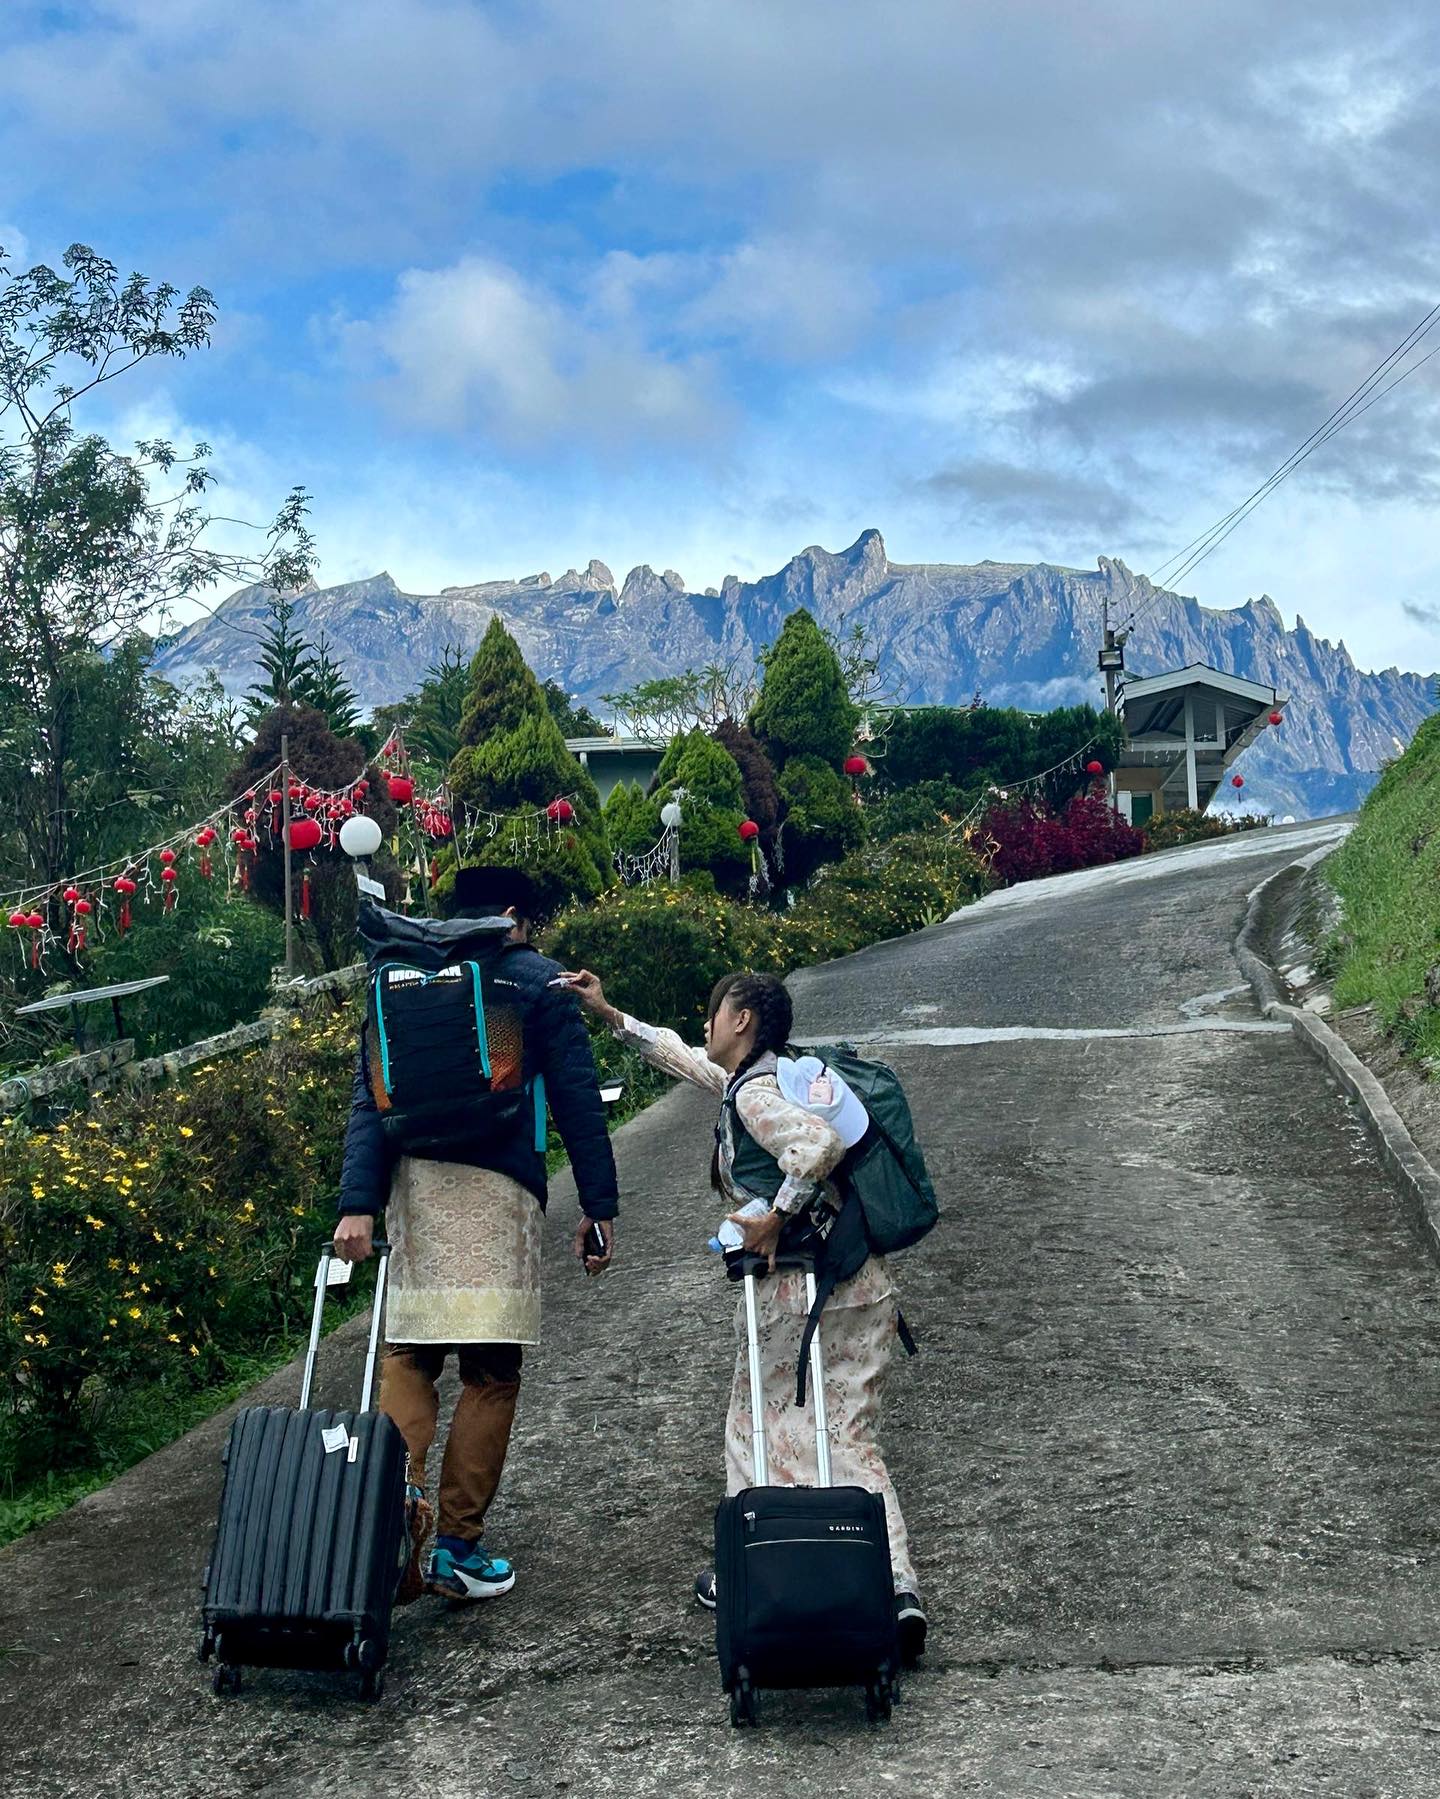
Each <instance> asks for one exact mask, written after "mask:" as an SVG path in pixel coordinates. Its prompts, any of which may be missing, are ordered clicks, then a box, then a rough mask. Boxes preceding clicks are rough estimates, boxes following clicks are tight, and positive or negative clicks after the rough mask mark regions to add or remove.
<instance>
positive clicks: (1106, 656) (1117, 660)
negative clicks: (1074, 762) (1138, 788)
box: [1100, 596, 1130, 810]
mask: <svg viewBox="0 0 1440 1799" xmlns="http://www.w3.org/2000/svg"><path fill="white" fill-rule="evenodd" d="M1101 629H1102V631H1103V633H1104V635H1103V636H1102V638H1101V642H1100V672H1101V674H1102V675H1103V676H1104V677H1105V710H1106V711H1107V712H1108V713H1109V714H1110V716H1111V717H1112V718H1115V717H1118V715H1119V711H1120V694H1121V691H1122V689H1121V681H1120V677H1121V676H1122V675H1123V674H1124V673H1125V641H1126V639H1127V638H1128V637H1129V635H1130V633H1129V632H1128V631H1124V630H1122V631H1112V630H1111V629H1110V601H1109V598H1108V596H1107V598H1106V600H1105V614H1104V619H1103V621H1102V626H1101ZM1106 785H1107V787H1108V788H1109V790H1110V805H1111V809H1112V810H1113V809H1114V807H1115V804H1116V794H1115V771H1114V769H1113V768H1112V769H1111V771H1110V778H1109V780H1108V781H1107V782H1106Z"/></svg>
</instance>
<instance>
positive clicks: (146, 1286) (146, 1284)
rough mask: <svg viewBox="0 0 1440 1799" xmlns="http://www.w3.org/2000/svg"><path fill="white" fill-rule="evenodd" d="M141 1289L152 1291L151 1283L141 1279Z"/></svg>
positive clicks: (145, 1291) (142, 1290)
mask: <svg viewBox="0 0 1440 1799" xmlns="http://www.w3.org/2000/svg"><path fill="white" fill-rule="evenodd" d="M140 1291H141V1292H142V1293H148V1292H149V1291H150V1283H149V1281H141V1283H140Z"/></svg>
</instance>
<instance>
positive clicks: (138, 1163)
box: [135, 1162, 150, 1168]
mask: <svg viewBox="0 0 1440 1799" xmlns="http://www.w3.org/2000/svg"><path fill="white" fill-rule="evenodd" d="M135 1166H136V1167H137V1168H148V1167H149V1166H150V1164H149V1163H148V1162H137V1163H136V1164H135Z"/></svg>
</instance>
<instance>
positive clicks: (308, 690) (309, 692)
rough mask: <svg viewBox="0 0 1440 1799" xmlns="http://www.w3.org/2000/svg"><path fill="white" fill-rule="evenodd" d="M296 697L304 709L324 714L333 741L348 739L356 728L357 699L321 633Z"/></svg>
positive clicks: (327, 641) (357, 718)
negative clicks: (312, 660)
mask: <svg viewBox="0 0 1440 1799" xmlns="http://www.w3.org/2000/svg"><path fill="white" fill-rule="evenodd" d="M300 694H301V698H302V700H303V701H304V703H305V704H306V705H309V706H313V707H314V708H315V710H316V711H317V712H323V713H324V714H325V717H326V719H327V720H328V721H329V725H330V729H331V730H332V731H333V732H334V733H335V735H336V736H337V737H348V736H350V734H351V733H352V732H353V731H354V730H355V729H356V727H357V726H358V725H359V723H360V699H359V696H358V695H357V693H356V692H355V689H354V688H353V687H352V686H351V685H350V682H349V681H348V679H347V678H346V675H345V670H344V669H343V668H342V667H341V666H340V664H339V663H338V662H337V661H336V660H335V658H334V656H333V655H332V654H331V651H330V640H329V638H328V637H326V635H325V633H324V632H323V631H322V632H321V633H320V635H319V637H318V638H317V639H316V640H315V658H314V664H313V666H312V667H311V669H310V670H309V671H308V673H307V674H306V676H305V678H304V684H303V686H302V688H301V690H300Z"/></svg>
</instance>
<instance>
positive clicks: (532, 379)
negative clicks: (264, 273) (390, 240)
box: [335, 256, 716, 448]
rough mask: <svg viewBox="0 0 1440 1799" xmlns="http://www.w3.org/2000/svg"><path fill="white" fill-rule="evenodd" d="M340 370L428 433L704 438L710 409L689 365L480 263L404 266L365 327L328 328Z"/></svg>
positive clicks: (499, 267)
mask: <svg viewBox="0 0 1440 1799" xmlns="http://www.w3.org/2000/svg"><path fill="white" fill-rule="evenodd" d="M335 329H336V331H337V335H338V339H339V342H340V345H341V348H342V352H343V355H344V358H345V361H346V363H347V365H348V367H349V368H350V369H351V370H352V371H353V372H356V373H358V374H359V375H360V376H361V378H362V380H364V379H366V378H367V371H368V370H369V369H371V368H372V367H377V366H378V367H380V368H383V369H384V370H386V371H388V372H387V373H386V374H385V375H384V376H382V378H381V383H382V386H383V391H384V395H385V399H386V402H387V404H388V405H389V406H390V407H391V408H392V409H393V410H394V412H395V413H396V414H397V415H398V416H400V417H402V418H404V419H405V420H407V421H408V422H410V423H412V424H414V425H416V426H418V427H421V428H424V429H427V430H438V431H445V432H455V433H460V432H464V431H465V430H466V429H467V428H469V427H470V426H472V425H476V424H480V425H483V426H485V427H487V428H488V429H490V430H491V431H493V432H494V433H496V434H497V435H499V436H500V437H502V438H505V439H508V440H510V441H512V442H516V443H520V444H523V443H525V442H534V441H536V440H539V439H543V440H547V441H548V440H550V439H553V438H566V439H568V440H569V441H570V442H571V443H573V444H575V445H576V446H577V447H579V446H581V445H583V444H585V443H587V442H588V443H591V444H593V445H594V446H595V447H597V448H598V447H601V446H602V445H603V444H604V443H605V442H606V441H607V440H610V439H613V438H629V437H632V436H635V437H648V438H658V439H669V438H681V439H692V438H696V437H703V436H705V435H707V434H708V433H709V432H710V430H711V429H712V428H713V425H714V422H715V412H716V402H715V400H714V398H713V396H712V395H711V394H710V392H709V378H708V372H707V369H706V367H705V364H704V362H703V361H702V360H701V359H699V358H697V357H693V356H692V357H686V356H667V355H666V354H664V353H662V352H660V351H658V350H655V349H653V348H652V347H650V346H649V345H648V344H647V343H646V342H645V341H644V339H643V337H642V336H641V334H640V333H639V332H638V331H636V330H634V329H632V328H631V327H630V326H629V325H627V324H624V323H620V324H616V325H612V326H610V327H609V328H604V327H601V326H599V325H597V324H596V323H594V322H592V321H591V320H590V319H589V318H587V316H586V315H585V312H584V309H583V308H581V307H576V306H571V305H566V304H565V302H564V301H562V300H561V299H560V298H559V297H558V296H556V295H555V294H554V293H551V292H549V291H547V290H545V289H544V288H542V287H540V286H539V285H538V284H537V283H535V282H533V281H527V280H526V279H525V278H524V277H522V276H521V275H519V274H517V273H516V271H515V270H514V269H511V268H507V267H506V266H505V265H504V264H502V263H499V262H495V261H491V260H488V259H485V258H482V257H474V256H471V257H466V258H464V259H463V260H462V261H460V262H458V263H456V264H454V265H453V266H452V267H450V268H444V269H411V270H408V271H407V272H406V273H405V274H403V275H402V276H401V277H400V279H399V282H398V284H397V289H396V293H395V298H394V300H393V302H392V303H391V304H390V306H389V307H387V308H386V309H385V310H384V311H383V312H382V313H381V314H380V315H379V316H378V317H377V318H375V319H374V320H366V321H345V320H341V321H339V322H338V323H337V325H336V327H335Z"/></svg>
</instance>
